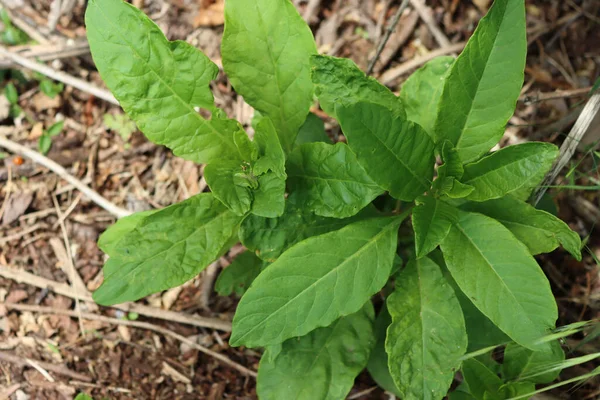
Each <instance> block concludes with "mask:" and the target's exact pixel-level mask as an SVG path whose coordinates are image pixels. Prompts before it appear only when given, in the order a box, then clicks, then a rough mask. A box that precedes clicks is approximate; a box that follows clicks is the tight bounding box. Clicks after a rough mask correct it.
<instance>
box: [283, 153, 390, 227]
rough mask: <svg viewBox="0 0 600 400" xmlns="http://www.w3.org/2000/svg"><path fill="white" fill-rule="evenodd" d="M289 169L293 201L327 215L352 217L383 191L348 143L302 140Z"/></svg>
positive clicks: (292, 155)
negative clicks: (305, 141)
mask: <svg viewBox="0 0 600 400" xmlns="http://www.w3.org/2000/svg"><path fill="white" fill-rule="evenodd" d="M287 172H288V176H289V179H288V188H289V190H290V192H291V194H290V201H291V202H292V203H293V204H296V205H297V206H299V207H300V206H301V207H304V208H306V209H308V210H309V211H312V212H314V213H315V214H317V215H321V216H324V217H334V218H346V217H351V216H353V215H355V214H356V213H357V212H359V211H360V210H362V209H363V208H364V207H366V206H367V205H368V204H369V203H371V201H373V199H375V197H377V196H379V195H380V194H382V193H383V190H381V189H380V188H379V186H377V184H376V183H375V182H373V180H372V179H371V178H370V177H369V175H367V173H366V172H365V170H364V169H363V168H362V167H361V166H360V164H359V163H358V161H356V156H355V155H354V153H352V150H350V148H349V147H348V146H347V145H346V144H345V143H338V144H336V145H330V144H326V143H306V144H303V145H302V146H300V147H298V148H296V149H295V150H294V151H293V152H292V153H291V154H290V157H289V159H288V162H287Z"/></svg>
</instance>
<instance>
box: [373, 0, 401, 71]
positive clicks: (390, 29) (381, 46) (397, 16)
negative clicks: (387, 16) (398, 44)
mask: <svg viewBox="0 0 600 400" xmlns="http://www.w3.org/2000/svg"><path fill="white" fill-rule="evenodd" d="M409 1H410V0H404V1H402V4H400V7H399V8H398V11H396V14H394V18H393V19H392V22H391V23H390V24H389V25H388V27H387V30H386V32H385V36H384V37H383V39H382V40H381V42H379V46H377V52H376V53H375V57H373V59H372V60H371V62H370V63H369V67H368V68H367V75H371V74H372V73H373V69H375V64H376V63H377V60H379V57H381V52H382V51H383V49H384V48H385V45H386V44H387V42H388V40H390V36H392V33H393V32H394V31H395V30H396V25H398V22H399V21H400V17H401V16H402V13H403V12H404V10H406V7H408V2H409Z"/></svg>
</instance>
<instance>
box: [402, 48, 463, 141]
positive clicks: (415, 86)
mask: <svg viewBox="0 0 600 400" xmlns="http://www.w3.org/2000/svg"><path fill="white" fill-rule="evenodd" d="M453 62H454V57H449V56H443V57H438V58H434V59H433V60H431V61H429V62H428V63H427V64H425V65H424V66H423V67H421V68H419V69H418V70H416V71H415V72H414V73H413V74H412V75H411V76H410V78H408V79H407V80H406V82H404V84H403V85H402V90H401V91H400V99H401V100H402V104H404V108H405V110H406V115H407V117H408V119H409V120H411V121H414V122H416V123H417V124H419V125H421V126H422V127H423V129H425V132H427V133H428V134H429V136H431V137H432V138H433V137H434V129H433V128H434V124H435V120H436V116H437V112H438V104H439V102H440V97H441V95H442V89H443V88H444V81H445V78H446V75H447V74H448V71H449V69H450V67H451V66H452V63H453Z"/></svg>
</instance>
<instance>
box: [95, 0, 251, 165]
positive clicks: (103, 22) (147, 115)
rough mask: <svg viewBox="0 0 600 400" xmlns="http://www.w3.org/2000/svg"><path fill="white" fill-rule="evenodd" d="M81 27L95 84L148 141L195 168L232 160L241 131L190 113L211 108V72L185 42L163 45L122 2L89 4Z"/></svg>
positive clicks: (152, 26)
mask: <svg viewBox="0 0 600 400" xmlns="http://www.w3.org/2000/svg"><path fill="white" fill-rule="evenodd" d="M85 22H86V27H87V37H88V41H89V43H90V50H91V52H92V56H93V58H94V62H95V63H96V66H97V68H98V71H99V72H100V75H101V76H102V79H103V80H104V81H105V82H106V85H107V86H108V88H109V89H110V90H111V92H113V94H114V95H115V97H116V98H117V99H118V100H119V103H120V104H121V106H122V107H123V109H124V110H125V112H126V113H127V114H128V115H129V116H130V117H131V118H132V119H133V120H134V121H135V122H136V124H137V126H138V127H139V128H140V130H141V131H142V132H144V134H145V135H146V136H147V137H148V139H150V140H151V141H153V142H155V143H158V144H163V145H165V146H167V147H169V148H170V149H172V150H173V153H175V155H177V156H180V157H182V158H185V159H188V160H192V161H196V162H199V163H208V162H211V161H218V160H223V159H240V154H239V151H238V149H237V147H236V145H235V142H234V138H236V137H241V136H242V135H244V136H245V135H246V134H245V132H244V131H243V129H242V128H241V126H240V125H239V124H238V123H237V122H236V121H233V120H227V119H222V118H220V117H218V116H217V115H216V114H218V113H216V112H215V113H213V114H214V115H213V118H212V119H211V120H205V119H204V118H202V116H200V114H198V113H197V112H196V111H195V110H194V107H202V108H205V109H207V110H211V111H215V110H216V108H215V106H214V103H213V95H212V93H211V91H210V88H209V83H210V82H211V81H212V80H213V79H214V78H215V77H216V76H217V73H218V72H219V69H218V68H217V66H216V65H215V64H214V63H213V62H212V61H210V59H209V58H208V57H206V56H205V55H204V54H203V53H201V52H200V51H198V50H197V49H196V48H194V47H193V46H191V45H190V44H188V43H186V42H182V41H175V42H169V41H168V40H167V39H166V38H165V36H164V35H163V33H162V31H161V30H160V28H159V27H158V26H156V24H155V23H154V22H152V21H151V20H150V19H149V18H148V17H146V15H144V13H142V12H141V11H140V10H138V9H137V8H136V7H134V6H132V5H130V4H128V3H125V2H123V1H122V0H90V1H89V3H88V8H87V11H86V14H85Z"/></svg>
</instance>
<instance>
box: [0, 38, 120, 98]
mask: <svg viewBox="0 0 600 400" xmlns="http://www.w3.org/2000/svg"><path fill="white" fill-rule="evenodd" d="M0 55H3V56H5V57H7V58H10V59H11V60H13V61H14V62H15V63H17V64H19V65H20V66H22V67H25V68H27V69H30V70H32V71H36V72H39V73H40V74H42V75H46V76H47V77H49V78H52V79H54V80H55V81H59V82H62V83H64V84H65V85H69V86H73V87H74V88H76V89H79V90H81V91H84V92H86V93H90V94H92V95H94V96H96V97H97V98H99V99H102V100H105V101H107V102H109V103H112V104H115V105H117V106H118V105H119V102H118V101H117V99H115V97H114V96H113V95H112V93H110V92H109V91H108V90H105V89H100V88H99V87H96V86H94V85H92V84H91V83H89V82H86V81H84V80H82V79H79V78H75V77H73V76H71V75H69V74H65V73H64V72H61V71H57V70H55V69H53V68H50V67H48V66H47V65H44V64H40V63H38V62H36V61H34V60H30V59H28V58H25V57H22V56H20V55H18V54H15V53H13V52H11V51H8V50H6V49H5V48H3V47H0Z"/></svg>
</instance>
